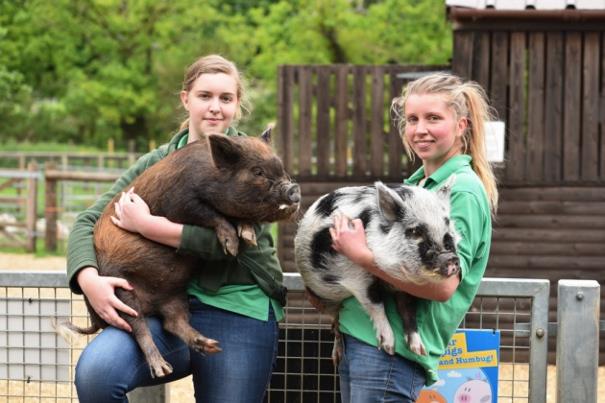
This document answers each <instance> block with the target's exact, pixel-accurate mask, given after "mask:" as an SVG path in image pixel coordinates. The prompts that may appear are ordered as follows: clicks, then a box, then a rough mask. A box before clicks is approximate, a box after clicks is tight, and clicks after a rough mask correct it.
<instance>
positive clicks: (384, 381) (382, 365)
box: [338, 334, 426, 403]
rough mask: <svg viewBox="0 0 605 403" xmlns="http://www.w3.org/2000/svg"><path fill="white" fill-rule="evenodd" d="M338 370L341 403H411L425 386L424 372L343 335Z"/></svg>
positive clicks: (409, 362) (403, 359)
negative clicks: (341, 355) (341, 354)
mask: <svg viewBox="0 0 605 403" xmlns="http://www.w3.org/2000/svg"><path fill="white" fill-rule="evenodd" d="M342 336H343V339H342V340H343V357H342V359H341V361H340V365H339V367H338V372H339V374H340V396H341V399H342V402H343V403H375V402H376V403H377V402H399V403H401V402H414V401H415V400H416V398H417V397H418V394H419V393H420V390H421V389H422V387H423V386H424V383H425V377H426V375H425V372H424V369H423V368H422V367H421V366H420V365H419V364H417V363H415V362H413V361H410V360H408V359H406V358H403V357H402V356H400V355H389V354H387V353H385V352H384V351H382V350H378V348H376V347H375V346H371V345H369V344H367V343H364V342H362V341H359V340H358V339H356V338H354V337H352V336H349V335H348V334H342Z"/></svg>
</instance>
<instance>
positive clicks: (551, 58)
mask: <svg viewBox="0 0 605 403" xmlns="http://www.w3.org/2000/svg"><path fill="white" fill-rule="evenodd" d="M546 43H547V46H546V88H545V97H544V99H545V104H544V137H543V138H544V144H543V148H544V179H545V180H546V181H550V182H554V183H556V182H558V181H559V180H560V179H561V178H562V165H561V164H562V145H563V139H562V135H563V130H562V126H563V125H562V122H563V106H562V103H563V85H562V79H561V78H562V76H563V63H561V60H563V34H562V33H560V32H549V33H547V34H546Z"/></svg>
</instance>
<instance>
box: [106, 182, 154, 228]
mask: <svg viewBox="0 0 605 403" xmlns="http://www.w3.org/2000/svg"><path fill="white" fill-rule="evenodd" d="M114 212H115V216H111V221H112V222H113V223H114V224H115V225H117V226H118V227H120V228H122V229H125V230H126V231H130V232H141V229H140V228H141V227H142V226H144V225H145V222H146V221H147V220H149V219H151V217H152V216H151V212H150V211H149V206H148V205H147V203H145V200H143V199H142V198H141V196H139V195H138V194H136V193H135V192H134V188H130V190H128V192H122V196H121V197H120V200H118V201H117V203H115V204H114Z"/></svg>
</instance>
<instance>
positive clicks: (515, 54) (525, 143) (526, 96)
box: [278, 0, 605, 363]
mask: <svg viewBox="0 0 605 403" xmlns="http://www.w3.org/2000/svg"><path fill="white" fill-rule="evenodd" d="M446 6H447V7H448V18H449V20H450V21H451V23H452V27H453V34H454V48H453V58H452V65H451V66H349V65H331V66H282V67H281V68H280V71H279V104H280V108H279V111H280V115H279V126H278V127H279V133H280V135H279V136H280V137H281V138H280V141H281V155H282V156H283V158H284V162H285V164H286V167H287V169H288V170H289V172H291V173H293V174H294V176H295V177H296V179H297V180H298V181H299V182H300V184H301V187H302V192H303V197H304V200H303V204H304V206H305V207H306V206H307V205H308V204H310V203H311V202H312V201H313V200H315V199H316V198H317V197H318V196H319V195H321V194H323V193H325V192H328V191H330V190H331V189H333V188H336V187H338V186H343V185H352V184H356V183H364V184H367V183H371V182H372V181H374V180H377V179H381V180H383V181H386V182H401V180H402V178H404V177H406V176H408V175H409V173H410V172H411V171H412V170H413V169H414V167H415V165H414V163H413V162H412V161H408V160H407V159H406V158H405V156H404V155H403V154H404V153H403V151H402V147H401V143H400V139H399V138H398V136H397V131H396V128H395V127H394V126H393V125H392V124H391V121H392V119H391V116H390V113H389V109H390V108H389V105H390V101H391V100H392V98H393V97H394V96H396V95H398V94H399V93H400V91H401V87H402V86H403V85H404V84H405V83H406V82H407V81H408V80H410V79H413V78H415V77H417V76H418V75H419V74H421V73H422V72H423V71H433V70H450V69H451V70H452V71H453V72H454V73H456V74H458V75H460V76H462V77H465V78H469V79H473V80H475V81H477V82H479V83H480V84H481V85H482V86H483V87H484V88H485V89H486V90H487V92H488V95H489V97H490V99H491V101H492V104H493V105H494V107H495V109H496V110H497V112H498V115H499V117H500V119H501V120H503V121H504V122H505V125H506V136H505V139H506V140H505V162H504V163H503V164H501V165H500V166H498V168H497V173H498V178H499V188H500V192H501V198H500V209H499V212H498V216H497V218H496V220H495V225H494V233H493V246H492V252H491V257H490V263H489V267H488V270H487V273H486V276H489V277H524V278H546V279H550V280H551V290H552V296H553V299H552V305H551V320H552V321H555V320H556V306H554V305H555V299H554V297H556V292H557V281H558V280H559V279H564V278H565V279H594V280H597V281H599V283H601V284H605V187H604V186H603V185H604V184H605V1H603V0H599V1H594V0H593V1H589V0H584V1H582V0H575V1H574V0H551V1H546V0H506V1H502V0H491V1H489V0H485V1H482V0H447V1H446ZM295 228H296V226H295V224H293V223H290V224H284V225H281V226H280V234H279V243H278V248H279V255H280V258H281V261H282V262H283V264H284V269H285V270H286V271H294V270H295V268H294V261H293V248H292V245H293V242H292V240H293V234H294V231H295ZM604 309H605V304H603V303H602V306H601V311H602V313H605V310H604ZM602 316H605V315H602ZM604 341H605V338H602V339H601V345H605V344H604V343H603V342H604ZM553 346H554V344H553ZM551 350H552V351H554V349H551ZM602 350H603V351H605V349H602ZM601 356H602V357H601V362H602V363H603V362H604V361H605V360H604V359H603V358H605V354H603V353H601Z"/></svg>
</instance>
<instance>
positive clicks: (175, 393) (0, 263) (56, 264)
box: [0, 253, 605, 403]
mask: <svg viewBox="0 0 605 403" xmlns="http://www.w3.org/2000/svg"><path fill="white" fill-rule="evenodd" d="M0 270H14V271H19V270H33V271H46V270H49V271H57V270H59V271H63V270H65V257H62V256H50V257H36V256H34V255H30V254H18V253H0ZM501 371H504V372H507V371H508V370H507V369H506V368H504V366H503V367H502V368H501ZM516 371H518V369H516ZM500 375H501V376H500V377H501V379H502V378H506V377H508V379H510V376H509V374H507V373H501V374H500ZM598 377H599V382H598V384H599V389H598V398H597V401H598V402H600V403H605V366H604V367H600V368H599V373H598ZM556 385H557V378H556V367H555V366H549V367H548V374H547V402H549V403H550V402H553V403H554V402H555V401H556ZM169 391H170V392H169V393H170V401H171V402H178V403H187V402H193V401H194V399H193V387H192V384H191V377H187V378H184V379H181V380H179V381H176V382H173V383H171V384H170V388H169ZM515 400H516V399H515Z"/></svg>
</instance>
